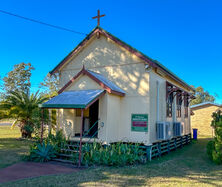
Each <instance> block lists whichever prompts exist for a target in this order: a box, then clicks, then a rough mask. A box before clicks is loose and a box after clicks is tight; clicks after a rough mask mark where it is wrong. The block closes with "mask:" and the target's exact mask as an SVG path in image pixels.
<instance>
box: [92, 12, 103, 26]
mask: <svg viewBox="0 0 222 187" xmlns="http://www.w3.org/2000/svg"><path fill="white" fill-rule="evenodd" d="M104 16H105V14H103V15H100V10H98V11H97V16H95V17H92V19H96V18H97V26H99V25H100V18H101V17H104Z"/></svg>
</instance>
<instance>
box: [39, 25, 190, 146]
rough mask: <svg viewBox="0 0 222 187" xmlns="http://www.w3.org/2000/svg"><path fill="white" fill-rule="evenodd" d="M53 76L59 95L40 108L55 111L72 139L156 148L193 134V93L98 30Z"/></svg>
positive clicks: (155, 63) (68, 57) (79, 46)
mask: <svg viewBox="0 0 222 187" xmlns="http://www.w3.org/2000/svg"><path fill="white" fill-rule="evenodd" d="M50 74H51V75H53V74H58V75H59V87H60V90H59V94H58V95H57V96H55V97H53V98H51V99H50V100H49V101H47V102H46V103H43V104H42V105H41V107H42V108H47V109H50V110H51V109H56V111H57V125H58V127H59V128H61V129H63V131H64V134H65V135H66V136H67V138H69V139H70V140H80V138H81V140H82V141H97V142H102V143H103V144H109V143H112V142H120V141H121V142H133V143H141V144H144V145H151V144H153V143H155V142H158V141H162V140H167V139H172V138H174V137H176V136H183V135H188V134H190V133H191V124H190V108H189V102H190V100H191V99H192V95H193V93H194V89H193V88H192V87H191V86H190V85H188V84H187V83H186V82H184V81H183V80H181V79H180V78H179V77H178V76H176V75H175V74H174V73H172V72H171V71H170V70H168V69H167V68H166V67H164V66H163V65H162V64H160V63H159V62H158V61H156V60H153V59H151V58H149V57H148V56H146V55H144V54H143V53H141V52H140V51H138V50H136V49H134V48H133V47H131V46H130V45H128V44H126V43H125V42H123V41H121V40H120V39H118V38H117V37H115V36H113V35H112V34H110V33H109V32H107V31H105V30H104V29H102V28H101V27H99V26H97V27H96V28H94V29H93V30H92V31H91V32H90V33H89V34H88V35H87V36H86V38H85V39H84V40H83V41H82V42H81V43H80V44H79V45H78V46H77V47H76V48H75V49H74V50H73V51H71V52H70V53H69V54H68V55H67V56H66V57H65V58H64V59H63V60H62V61H61V62H60V63H59V64H58V65H57V66H56V67H55V68H54V69H53V70H52V71H51V72H50Z"/></svg>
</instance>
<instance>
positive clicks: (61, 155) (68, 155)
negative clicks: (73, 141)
mask: <svg viewBox="0 0 222 187" xmlns="http://www.w3.org/2000/svg"><path fill="white" fill-rule="evenodd" d="M58 156H59V157H69V158H71V157H73V155H71V154H62V153H61V154H58Z"/></svg>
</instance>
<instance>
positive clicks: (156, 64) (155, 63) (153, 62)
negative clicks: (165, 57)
mask: <svg viewBox="0 0 222 187" xmlns="http://www.w3.org/2000/svg"><path fill="white" fill-rule="evenodd" d="M96 33H101V34H104V35H105V36H106V37H108V38H110V39H112V40H113V41H115V42H116V43H118V44H119V45H120V46H122V47H124V48H125V49H127V50H128V51H130V52H131V53H133V54H135V55H136V56H138V57H139V58H141V59H142V60H144V61H145V62H147V63H150V64H151V65H152V66H153V67H158V68H160V69H162V70H163V71H164V72H166V73H167V74H168V75H169V76H170V77H171V78H173V79H174V80H175V81H177V82H179V83H181V84H182V85H184V86H185V87H187V88H189V89H191V90H193V91H194V89H193V88H192V87H191V86H189V85H188V84H187V83H186V82H185V81H183V80H182V79H180V78H179V77H178V76H176V75H175V74H174V73H173V72H171V71H170V70H169V69H167V68H166V67H165V66H163V65H162V64H161V63H160V62H158V61H157V60H154V59H152V58H150V57H148V56H147V55H145V54H143V53H142V52H140V51H138V50H137V49H135V48H133V47H132V46H130V45H129V44H127V43H125V42H123V41H122V40H120V39H119V38H117V37H116V36H114V35H112V34H111V33H109V32H107V31H106V30H104V29H102V28H101V27H99V26H97V27H95V28H94V29H93V30H92V31H91V32H90V33H89V34H88V35H87V36H86V37H85V38H84V39H83V40H82V42H80V43H79V45H77V46H76V47H75V48H74V49H73V50H72V51H71V52H70V53H69V54H68V55H67V56H66V57H65V58H64V59H63V60H62V61H61V62H60V63H59V64H58V65H57V66H56V67H55V68H54V69H53V70H52V71H50V72H49V73H50V74H54V73H55V72H56V71H57V70H58V69H59V68H61V67H62V66H63V65H64V64H65V63H66V62H67V61H68V60H69V59H70V58H72V56H73V55H74V54H75V53H77V52H78V51H79V50H80V49H81V48H82V47H83V46H84V45H85V44H86V43H87V42H88V41H89V39H90V38H91V37H92V36H93V35H94V34H96Z"/></svg>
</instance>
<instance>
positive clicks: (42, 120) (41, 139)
mask: <svg viewBox="0 0 222 187" xmlns="http://www.w3.org/2000/svg"><path fill="white" fill-rule="evenodd" d="M43 112H44V111H43V109H41V132H40V143H41V144H42V142H43V131H44V129H43V128H44V127H43V123H44V119H43V118H44V116H43V115H44V114H43Z"/></svg>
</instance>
